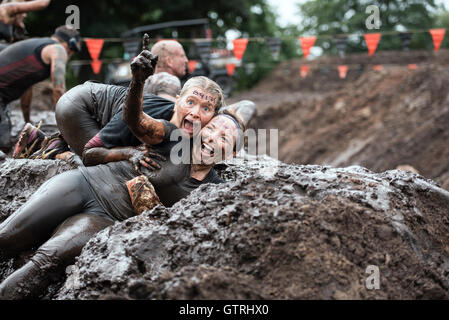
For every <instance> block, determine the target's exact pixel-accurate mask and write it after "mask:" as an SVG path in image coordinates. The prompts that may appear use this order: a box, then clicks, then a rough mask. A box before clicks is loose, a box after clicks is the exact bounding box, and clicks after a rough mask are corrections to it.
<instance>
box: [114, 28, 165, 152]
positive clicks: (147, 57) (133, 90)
mask: <svg viewBox="0 0 449 320" xmlns="http://www.w3.org/2000/svg"><path fill="white" fill-rule="evenodd" d="M148 44H149V37H148V35H147V34H145V35H144V40H143V50H142V52H141V53H140V54H139V55H138V56H137V57H136V58H135V59H134V61H133V62H132V63H131V70H132V80H131V83H130V85H129V88H128V92H127V94H126V100H125V105H124V106H123V121H124V122H125V123H126V124H127V125H128V127H129V129H130V130H131V131H132V133H133V134H134V135H135V136H136V137H137V138H138V139H139V140H140V141H142V142H143V143H145V144H148V145H154V144H158V143H161V142H162V140H163V139H164V135H165V127H164V124H163V123H162V122H159V121H157V120H155V119H153V118H151V117H150V116H149V115H147V114H146V113H144V112H143V108H142V98H143V87H144V84H145V80H146V79H147V78H148V77H149V76H151V75H152V74H153V73H154V69H155V67H156V63H157V56H155V55H153V54H152V53H151V52H150V51H149V50H148Z"/></svg>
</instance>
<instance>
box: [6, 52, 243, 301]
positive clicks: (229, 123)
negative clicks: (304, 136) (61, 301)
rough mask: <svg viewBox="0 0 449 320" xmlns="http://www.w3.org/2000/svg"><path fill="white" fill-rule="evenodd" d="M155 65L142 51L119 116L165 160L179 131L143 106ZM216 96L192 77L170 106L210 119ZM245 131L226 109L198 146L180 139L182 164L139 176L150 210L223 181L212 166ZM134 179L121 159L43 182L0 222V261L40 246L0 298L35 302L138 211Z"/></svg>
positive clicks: (209, 84) (232, 150) (208, 83)
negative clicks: (60, 273)
mask: <svg viewBox="0 0 449 320" xmlns="http://www.w3.org/2000/svg"><path fill="white" fill-rule="evenodd" d="M144 48H145V47H144ZM153 60H154V56H153V55H151V53H150V52H149V51H148V50H144V51H143V52H142V53H141V55H140V56H139V58H138V59H136V60H135V61H134V62H133V65H132V70H133V81H132V82H131V85H130V90H129V91H128V94H127V97H126V103H125V107H124V112H123V117H124V119H125V121H126V122H127V123H129V125H130V130H132V131H133V132H135V133H136V134H137V135H138V136H139V138H140V139H142V140H144V141H146V142H147V143H150V144H152V145H154V147H155V148H158V151H159V152H161V153H162V154H164V155H165V156H167V158H169V156H170V154H171V150H172V149H173V148H174V147H175V146H176V145H178V143H180V142H178V141H172V140H171V139H170V137H171V135H172V132H173V131H174V130H178V127H177V126H176V125H175V124H174V122H176V121H171V122H169V121H158V120H155V119H152V118H151V117H149V116H148V115H146V114H145V113H144V112H143V107H142V99H141V98H142V94H143V87H144V82H145V79H146V76H147V75H148V74H151V73H152V71H153V67H152V65H153V64H152V62H153ZM222 96H223V94H222V93H221V89H220V87H219V86H218V85H217V84H216V83H215V82H213V81H212V80H210V79H207V78H205V77H197V78H192V79H190V80H189V81H188V82H187V83H186V84H185V85H184V87H183V92H182V93H181V96H180V97H178V98H177V99H176V104H177V105H178V107H180V108H183V109H189V108H194V109H197V108H210V109H211V110H212V111H213V114H215V110H217V109H218V108H220V107H221V105H222V104H223V100H222ZM140 120H142V121H140ZM243 130H244V124H243V122H242V121H241V120H240V119H239V117H238V116H235V115H232V114H231V113H230V112H229V111H226V112H225V113H223V114H218V115H215V117H214V118H213V119H212V120H211V121H210V122H209V123H208V124H207V125H206V126H205V127H204V128H203V129H202V130H201V131H200V133H199V137H201V143H196V144H193V146H192V144H191V143H190V139H187V140H185V139H183V140H182V142H181V143H183V142H184V143H186V146H187V151H191V152H188V153H189V154H188V159H190V161H189V162H188V163H181V164H175V163H173V162H172V161H171V159H170V160H167V161H164V162H162V168H161V170H159V171H157V172H150V173H149V174H147V175H145V176H144V177H146V186H147V188H146V190H147V191H149V196H148V197H147V200H149V201H150V202H151V206H150V209H151V208H152V207H154V206H156V205H157V204H159V203H161V202H162V204H163V205H166V206H171V205H173V204H174V203H175V202H177V201H179V200H180V199H182V198H183V197H186V196H187V195H188V194H189V193H190V192H191V191H192V190H194V189H196V188H197V187H198V186H200V185H201V184H204V183H220V182H223V180H221V178H220V177H219V176H218V175H217V173H216V172H215V171H214V170H213V166H214V164H215V163H217V162H219V161H222V160H224V159H225V158H226V157H232V156H235V154H236V152H237V151H238V150H239V148H241V146H242V139H241V137H242V131H243ZM181 150H182V152H184V150H185V149H184V148H181ZM91 151H92V152H95V150H91ZM219 151H222V152H219ZM139 177H142V173H141V172H138V171H136V170H135V168H134V166H133V165H132V164H130V163H129V162H127V161H120V162H112V163H108V164H106V165H99V166H93V167H80V168H79V169H76V170H72V171H67V172H64V173H62V174H59V175H57V176H55V177H53V178H51V179H50V180H49V181H47V182H46V183H44V184H43V185H42V186H41V187H40V188H39V189H38V191H37V192H36V193H35V194H34V195H33V196H32V198H31V199H30V200H29V201H28V202H27V203H25V204H24V205H23V206H22V207H21V208H20V209H19V210H18V211H16V212H15V213H14V214H13V215H11V216H10V217H9V218H8V219H7V220H5V221H4V222H3V223H2V224H0V261H4V260H5V259H6V258H7V257H11V256H14V255H17V254H18V253H20V252H21V251H23V250H26V249H28V248H31V247H33V246H36V245H39V248H38V249H37V251H36V252H35V254H34V255H33V257H32V258H31V259H30V261H29V262H27V263H26V264H25V265H24V266H22V267H21V268H20V269H18V270H16V271H15V272H14V273H12V274H11V275H9V276H8V277H7V278H6V279H5V280H4V281H3V282H2V283H1V284H0V299H24V298H35V297H37V296H38V295H39V294H40V293H41V292H42V291H43V290H44V289H45V288H46V287H47V285H48V281H49V277H48V274H49V273H50V272H55V271H57V270H58V269H59V270H61V269H62V268H63V267H65V266H67V265H69V264H70V263H73V260H74V258H75V257H76V256H77V255H79V254H80V252H81V250H82V248H83V246H84V245H85V244H86V243H87V241H88V240H89V239H90V238H91V237H93V236H94V235H95V234H96V233H97V232H99V231H100V230H102V229H104V228H106V227H108V226H110V225H112V224H114V222H115V221H123V220H125V219H128V218H130V217H132V216H135V215H136V214H139V213H140V210H139V208H138V207H135V205H136V202H134V201H133V200H135V197H134V194H133V193H131V191H132V190H133V185H131V186H129V184H128V182H130V181H133V180H134V179H136V178H139ZM147 204H148V203H147ZM31 230H33V231H31Z"/></svg>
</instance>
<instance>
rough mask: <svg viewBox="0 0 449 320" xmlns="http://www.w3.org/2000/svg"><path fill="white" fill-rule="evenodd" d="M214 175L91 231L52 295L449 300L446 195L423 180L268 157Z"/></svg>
mask: <svg viewBox="0 0 449 320" xmlns="http://www.w3.org/2000/svg"><path fill="white" fill-rule="evenodd" d="M221 175H222V176H223V177H224V178H227V179H235V180H234V181H229V182H227V183H226V184H224V185H220V186H216V185H205V186H202V187H200V188H199V189H197V190H196V191H194V192H193V193H192V194H191V195H190V196H189V197H188V198H186V199H184V200H182V201H180V202H179V203H177V204H176V205H175V206H173V207H172V208H164V207H156V208H155V209H153V210H151V211H148V212H145V213H144V214H143V215H141V216H138V217H134V218H131V219H129V220H127V221H125V222H122V223H116V224H115V225H114V226H111V227H110V228H108V229H105V230H103V231H101V232H100V233H98V234H97V236H95V237H94V238H93V239H91V241H90V242H89V243H88V244H87V245H86V246H85V247H84V249H83V252H82V254H81V255H80V256H79V257H78V259H77V262H76V264H75V265H74V266H73V267H72V268H70V270H71V271H70V272H69V273H68V278H67V280H66V282H65V283H64V285H63V286H62V287H61V289H60V291H59V292H58V294H57V295H56V298H57V299H108V298H110V297H114V298H117V297H118V298H123V299H262V298H263V299H437V298H446V299H447V298H448V288H449V250H448V248H449V239H448V237H447V234H448V231H449V221H448V213H449V212H448V208H449V193H448V192H447V191H445V190H444V189H441V188H439V187H437V186H436V185H435V184H434V183H433V182H432V181H430V180H426V179H425V178H423V177H421V176H418V175H415V174H412V173H406V172H402V171H389V172H385V173H382V174H375V173H373V172H370V171H368V170H366V169H364V168H361V167H349V168H344V169H336V168H331V167H323V166H299V165H287V164H282V163H276V162H275V161H273V160H270V159H268V158H265V159H259V160H257V161H256V160H249V161H247V162H246V163H241V164H239V165H238V166H234V165H230V166H228V167H227V168H226V169H223V170H221ZM369 265H375V266H378V267H379V269H380V279H381V280H380V281H381V282H380V289H379V290H373V291H371V290H367V288H366V279H367V277H368V276H369V274H366V268H367V267H368V266H369Z"/></svg>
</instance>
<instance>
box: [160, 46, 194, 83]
mask: <svg viewBox="0 0 449 320" xmlns="http://www.w3.org/2000/svg"><path fill="white" fill-rule="evenodd" d="M151 52H152V53H153V54H155V55H156V56H158V61H157V65H156V70H155V72H154V73H155V74H157V73H159V72H167V73H169V74H171V75H174V76H176V77H178V78H179V79H181V78H183V77H184V76H185V74H186V71H187V63H188V62H189V60H188V59H187V56H186V53H185V51H184V48H183V47H182V45H181V44H180V43H179V42H178V41H176V40H159V41H158V42H156V43H155V44H154V45H153V47H152V48H151Z"/></svg>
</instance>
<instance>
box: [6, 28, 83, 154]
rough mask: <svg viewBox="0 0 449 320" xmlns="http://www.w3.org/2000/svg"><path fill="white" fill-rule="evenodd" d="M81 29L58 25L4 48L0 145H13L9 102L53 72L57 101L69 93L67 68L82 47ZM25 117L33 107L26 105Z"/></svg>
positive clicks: (26, 119) (52, 77)
mask: <svg viewBox="0 0 449 320" xmlns="http://www.w3.org/2000/svg"><path fill="white" fill-rule="evenodd" d="M80 40H81V39H80V35H79V33H78V31H76V30H73V29H69V28H67V27H66V26H61V27H58V28H57V29H56V30H55V33H54V34H53V36H52V37H51V38H32V39H28V40H23V41H19V42H16V43H14V44H12V45H10V46H9V47H8V48H6V49H5V50H3V51H2V52H0V148H3V149H6V150H7V149H9V147H10V130H11V121H10V118H9V110H8V109H7V105H8V104H9V103H10V102H12V101H14V100H16V99H18V98H20V97H21V96H22V95H23V94H24V93H25V92H26V91H27V90H28V89H29V88H30V87H31V86H32V85H34V84H35V83H38V82H40V81H43V80H45V79H47V78H48V77H49V76H51V79H52V84H53V100H54V103H55V104H56V103H57V102H58V100H59V98H60V97H61V96H62V95H63V94H64V93H65V69H66V63H67V61H68V60H69V59H70V57H71V56H72V55H73V54H74V53H75V52H78V51H80V50H81V41H80ZM22 112H23V116H24V118H25V121H29V120H30V110H29V109H28V110H25V109H22Z"/></svg>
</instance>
